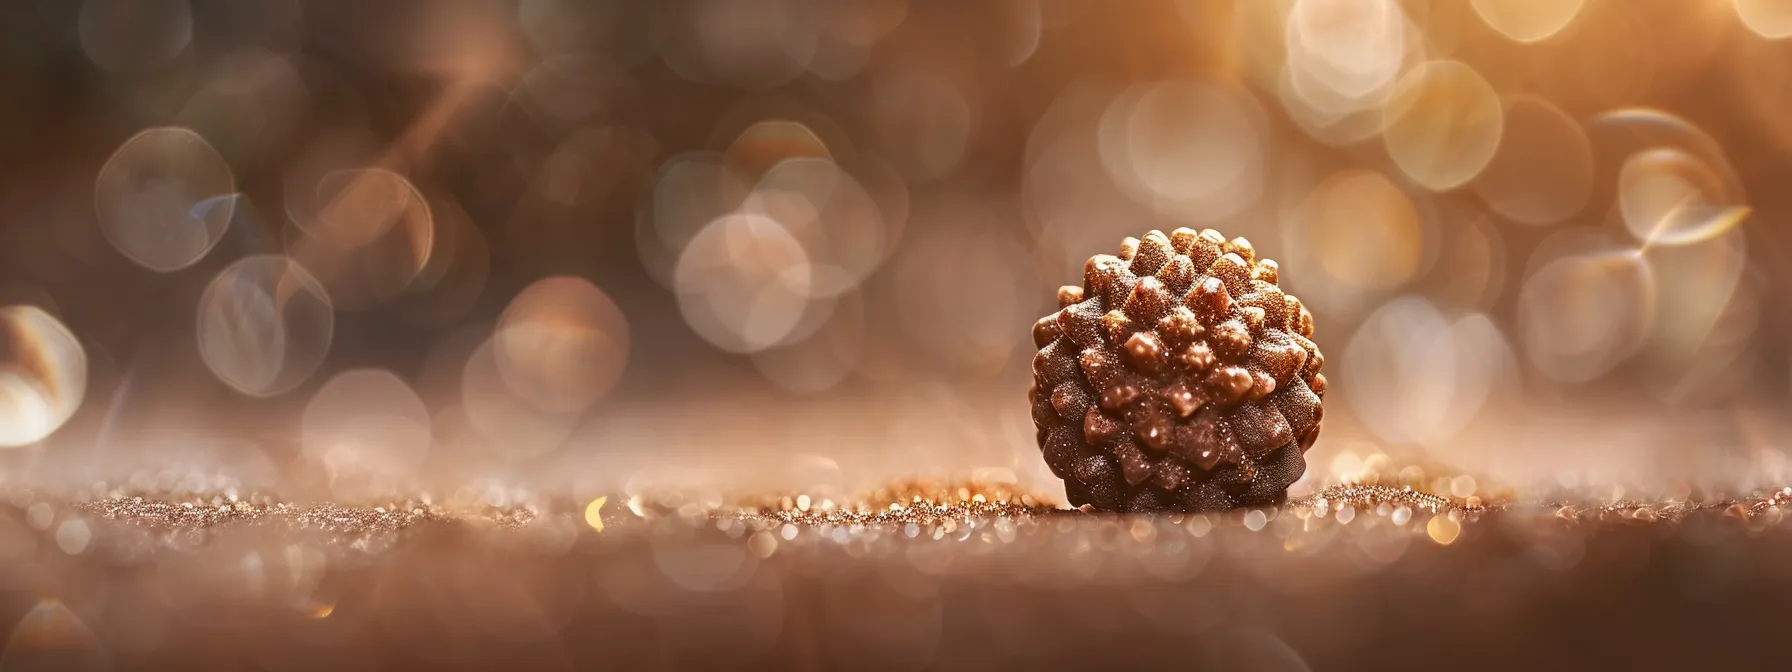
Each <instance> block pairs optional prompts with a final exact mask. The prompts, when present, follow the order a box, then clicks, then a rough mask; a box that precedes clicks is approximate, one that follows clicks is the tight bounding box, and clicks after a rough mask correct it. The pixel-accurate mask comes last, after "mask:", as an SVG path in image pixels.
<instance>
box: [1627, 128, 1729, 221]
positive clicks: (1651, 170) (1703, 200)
mask: <svg viewBox="0 0 1792 672" xmlns="http://www.w3.org/2000/svg"><path fill="white" fill-rule="evenodd" d="M1728 191H1729V189H1728V188H1727V185H1726V184H1725V182H1724V179H1723V178H1722V177H1720V176H1719V175H1718V174H1717V173H1716V172H1715V171H1713V170H1712V169H1711V167H1710V166H1709V165H1707V164H1706V163H1705V162H1703V161H1701V160H1699V159H1698V158H1697V157H1694V156H1693V155H1691V154H1688V153H1686V152H1683V151H1680V150H1678V149H1670V148H1661V149H1652V150H1647V151H1643V152H1639V153H1637V154H1635V155H1632V156H1631V157H1630V158H1629V159H1628V160H1626V161H1625V162H1624V165H1623V167H1621V168H1620V169H1619V170H1618V211H1619V213H1620V214H1621V215H1623V218H1624V226H1625V228H1627V229H1629V230H1630V233H1631V235H1633V236H1635V237H1636V238H1637V240H1639V241H1642V242H1644V243H1646V244H1649V245H1684V244H1686V243H1691V242H1697V241H1700V240H1706V239H1709V238H1712V237H1714V236H1718V235H1722V234H1723V233H1725V232H1727V231H1729V230H1730V229H1732V228H1734V227H1735V226H1736V225H1737V224H1739V223H1741V221H1742V220H1743V219H1745V218H1747V217H1748V215H1749V212H1750V210H1749V208H1748V206H1745V205H1740V204H1737V203H1734V202H1732V198H1733V195H1732V194H1730V193H1728Z"/></svg>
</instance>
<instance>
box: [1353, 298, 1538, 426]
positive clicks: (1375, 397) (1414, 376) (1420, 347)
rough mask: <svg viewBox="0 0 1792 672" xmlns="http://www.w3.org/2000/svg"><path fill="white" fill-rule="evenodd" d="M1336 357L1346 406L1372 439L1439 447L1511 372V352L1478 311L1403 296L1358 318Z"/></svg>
mask: <svg viewBox="0 0 1792 672" xmlns="http://www.w3.org/2000/svg"><path fill="white" fill-rule="evenodd" d="M1339 361H1340V362H1344V363H1346V364H1345V365H1344V366H1341V367H1340V368H1339V371H1338V373H1337V376H1338V378H1339V382H1340V383H1341V384H1342V389H1343V390H1344V391H1345V393H1346V399H1348V400H1349V401H1348V404H1349V406H1350V408H1351V409H1352V411H1353V412H1354V413H1355V415H1356V417H1357V419H1358V420H1360V421H1361V422H1362V423H1363V424H1364V425H1365V427H1366V428H1368V429H1369V430H1370V431H1372V432H1374V433H1375V435H1376V436H1377V437H1379V438H1381V439H1382V440H1383V441H1387V442H1388V443H1390V444H1392V445H1404V446H1436V447H1445V446H1447V445H1448V441H1449V440H1450V439H1451V438H1453V437H1454V436H1455V435H1457V434H1458V433H1459V432H1461V431H1463V430H1464V428H1465V427H1467V426H1468V424H1469V422H1470V421H1472V420H1473V419H1474V418H1475V416H1476V415H1477V414H1478V413H1479V412H1480V411H1481V409H1482V407H1483V406H1484V405H1485V404H1486V402H1487V400H1488V398H1489V397H1490V396H1491V395H1492V393H1493V391H1494V388H1495V385H1496V384H1497V383H1499V382H1500V381H1501V380H1503V379H1506V378H1507V377H1508V376H1510V375H1511V371H1510V369H1511V366H1512V355H1511V351H1510V348H1509V347H1508V346H1507V344H1506V339H1505V335H1504V334H1503V333H1501V331H1500V328H1499V326H1498V325H1497V324H1495V323H1494V322H1493V320H1492V319H1490V318H1489V317H1487V316H1486V315H1485V314H1481V313H1468V314H1461V315H1452V314H1446V313H1444V312H1442V311H1440V310H1439V309H1438V308H1437V306H1435V305H1434V304H1432V303H1431V302H1429V301H1426V300H1424V299H1420V298H1417V297H1402V298H1398V299H1395V300H1393V301H1391V302H1389V303H1387V304H1384V305H1383V306H1382V307H1381V308H1379V309H1377V310H1376V311H1375V312H1374V313H1372V314H1371V315H1369V317H1368V318H1367V319H1366V320H1364V322H1363V326H1362V327H1361V328H1359V329H1358V330H1357V332H1356V334H1355V335H1353V336H1352V337H1351V339H1350V343H1349V345H1348V346H1347V347H1346V349H1345V351H1344V357H1342V358H1340V359H1339Z"/></svg>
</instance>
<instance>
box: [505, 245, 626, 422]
mask: <svg viewBox="0 0 1792 672" xmlns="http://www.w3.org/2000/svg"><path fill="white" fill-rule="evenodd" d="M492 343H493V346H494V353H493V354H494V356H495V357H496V359H497V366H498V373H499V375H500V376H501V377H502V378H503V379H504V382H505V384H507V385H509V387H510V390H511V391H512V392H513V393H515V394H516V395H517V396H519V397H521V398H523V399H525V400H527V401H528V402H529V403H530V404H533V405H534V406H535V407H537V408H539V409H541V410H543V411H546V412H549V413H577V412H579V411H583V410H585V409H587V408H590V407H591V406H592V405H593V404H596V403H597V402H598V400H600V399H602V398H603V397H604V395H605V394H608V393H609V391H610V389H611V388H613V387H615V385H616V382H617V381H618V380H619V379H621V377H622V372H623V369H624V368H625V367H626V366H627V364H628V353H629V328H628V320H627V319H626V318H624V317H623V315H622V311H621V310H620V309H618V308H617V307H616V304H615V303H614V302H612V301H611V300H610V297H609V296H608V295H606V294H604V292H603V290H601V289H598V288H597V286H596V285H593V284H591V282H590V281H588V280H585V279H583V278H577V277H572V276H555V277H550V278H543V279H541V280H537V281H535V282H534V283H532V284H530V285H529V286H528V287H527V288H525V289H524V290H523V291H522V292H521V293H519V294H517V295H516V298H513V299H511V301H510V306H509V307H507V308H505V309H504V313H503V315H501V316H500V317H499V318H498V324H497V327H496V329H495V330H494V333H493V336H492Z"/></svg>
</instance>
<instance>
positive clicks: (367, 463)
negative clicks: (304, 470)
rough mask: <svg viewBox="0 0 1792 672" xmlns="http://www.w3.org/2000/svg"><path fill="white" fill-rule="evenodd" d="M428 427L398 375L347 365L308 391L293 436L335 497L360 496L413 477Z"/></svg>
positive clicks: (417, 400)
mask: <svg viewBox="0 0 1792 672" xmlns="http://www.w3.org/2000/svg"><path fill="white" fill-rule="evenodd" d="M431 427H432V424H431V422H430V415H429V409H428V408H427V407H426V406H424V405H423V400H422V399H420V398H419V397H418V396H417V393H416V392H413V391H412V390H411V387H410V385H409V384H407V383H406V382H405V381H404V380H403V379H401V378H399V377H398V376H397V375H394V374H393V373H392V372H390V371H386V370H383V369H353V370H349V371H344V372H342V373H339V374H336V375H335V376H334V377H331V378H330V380H329V381H327V382H325V383H324V384H323V386H321V387H319V388H318V389H317V391H316V392H315V393H313V394H312V395H311V400H310V401H309V402H307V403H306V404H305V411H304V414H303V415H302V416H301V418H300V423H299V441H300V444H301V445H302V446H303V447H304V450H305V454H306V455H308V456H309V457H311V458H312V459H314V460H316V461H317V462H318V464H319V465H321V466H322V467H323V470H324V473H325V474H326V475H327V476H328V478H329V486H330V490H331V492H332V493H333V494H334V495H335V496H337V497H339V498H343V499H351V500H362V499H369V498H374V497H379V496H380V495H381V494H382V493H387V492H392V491H393V490H395V489H397V488H400V487H404V486H406V485H408V484H410V483H412V482H414V480H415V478H416V476H417V470H418V469H419V468H420V467H422V466H423V461H424V459H425V458H426V457H427V456H428V454H429V448H430V442H431V437H430V431H431Z"/></svg>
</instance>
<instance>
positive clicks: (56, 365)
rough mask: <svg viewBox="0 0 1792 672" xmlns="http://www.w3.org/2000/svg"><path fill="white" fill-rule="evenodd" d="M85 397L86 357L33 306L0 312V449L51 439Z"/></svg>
mask: <svg viewBox="0 0 1792 672" xmlns="http://www.w3.org/2000/svg"><path fill="white" fill-rule="evenodd" d="M86 395H87V352H86V350H85V349H83V348H82V347H81V342H80V341H79V340H77V339H76V338H75V335H74V333H72V332H70V331H69V329H68V327H67V326H64V325H63V324H62V321H61V320H58V319H56V317H55V316H54V315H51V314H49V313H47V312H44V310H43V309H42V308H38V307H36V306H5V307H0V448H14V447H18V446H26V445H30V444H33V443H37V442H39V441H42V440H44V439H45V438H47V437H49V436H50V434H52V433H54V432H55V431H56V430H57V429H59V428H61V427H62V425H63V423H66V422H68V420H69V418H70V417H71V416H73V415H74V414H75V410H76V409H78V408H80V406H81V401H82V399H83V398H84V397H85V396H86Z"/></svg>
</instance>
